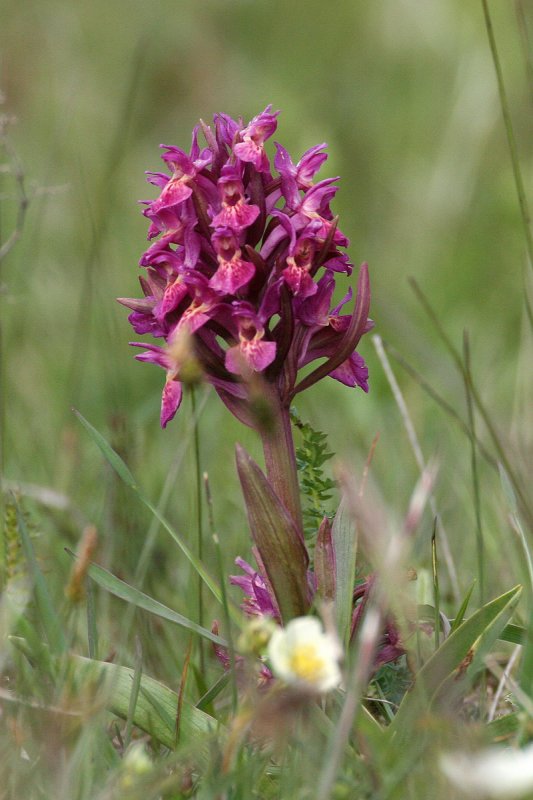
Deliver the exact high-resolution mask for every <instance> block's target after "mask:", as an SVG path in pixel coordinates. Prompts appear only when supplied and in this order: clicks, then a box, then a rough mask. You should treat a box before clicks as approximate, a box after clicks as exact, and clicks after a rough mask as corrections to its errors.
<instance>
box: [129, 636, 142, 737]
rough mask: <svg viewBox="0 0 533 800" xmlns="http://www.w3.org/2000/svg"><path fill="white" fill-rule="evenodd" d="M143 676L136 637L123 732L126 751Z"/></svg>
mask: <svg viewBox="0 0 533 800" xmlns="http://www.w3.org/2000/svg"><path fill="white" fill-rule="evenodd" d="M142 674H143V652H142V645H141V640H140V639H139V637H138V636H136V637H135V665H134V671H133V682H132V685H131V693H130V702H129V705H128V717H127V719H126V729H125V731H124V748H125V749H126V748H127V747H128V746H129V743H130V742H131V734H132V731H133V720H134V717H135V708H136V706H137V699H138V697H139V690H140V688H141V678H142Z"/></svg>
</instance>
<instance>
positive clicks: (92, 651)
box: [85, 577, 98, 658]
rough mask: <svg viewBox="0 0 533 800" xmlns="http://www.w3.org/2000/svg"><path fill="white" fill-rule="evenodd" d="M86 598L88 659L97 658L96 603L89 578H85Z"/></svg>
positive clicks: (92, 585)
mask: <svg viewBox="0 0 533 800" xmlns="http://www.w3.org/2000/svg"><path fill="white" fill-rule="evenodd" d="M85 592H86V597H87V601H86V602H87V644H88V651H89V658H98V627H97V625H96V602H95V596H94V584H93V582H92V580H91V579H90V578H89V577H86V578H85Z"/></svg>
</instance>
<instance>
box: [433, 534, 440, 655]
mask: <svg viewBox="0 0 533 800" xmlns="http://www.w3.org/2000/svg"><path fill="white" fill-rule="evenodd" d="M431 570H432V573H433V602H434V604H435V622H434V626H435V631H434V636H435V650H438V649H439V645H440V636H439V629H440V589H439V561H438V556H437V520H436V519H435V522H434V525H433V535H432V537H431Z"/></svg>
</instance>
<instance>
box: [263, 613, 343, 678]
mask: <svg viewBox="0 0 533 800" xmlns="http://www.w3.org/2000/svg"><path fill="white" fill-rule="evenodd" d="M268 657H269V659H270V664H271V666H272V670H273V672H274V673H275V675H277V676H278V678H281V679H282V680H283V681H285V683H287V684H289V685H291V686H295V687H297V688H299V689H302V690H305V691H311V692H329V691H330V690H331V689H334V688H335V687H336V686H338V685H339V684H340V682H341V678H342V676H341V671H340V668H339V660H340V659H341V657H342V649H341V647H340V645H339V642H338V641H337V638H336V637H335V636H333V635H332V634H330V633H326V632H325V631H324V630H323V628H322V625H321V623H320V621H319V620H318V619H316V618H315V617H297V618H296V619H293V620H291V621H290V622H289V624H288V625H287V626H286V627H285V628H276V630H275V631H274V633H273V634H272V636H271V637H270V641H269V643H268Z"/></svg>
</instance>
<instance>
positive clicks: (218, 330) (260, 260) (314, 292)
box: [120, 106, 371, 427]
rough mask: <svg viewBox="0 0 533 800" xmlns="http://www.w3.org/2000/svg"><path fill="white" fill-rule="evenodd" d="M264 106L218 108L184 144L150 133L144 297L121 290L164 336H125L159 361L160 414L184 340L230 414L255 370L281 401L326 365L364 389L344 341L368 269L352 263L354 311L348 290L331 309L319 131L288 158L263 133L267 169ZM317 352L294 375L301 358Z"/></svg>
mask: <svg viewBox="0 0 533 800" xmlns="http://www.w3.org/2000/svg"><path fill="white" fill-rule="evenodd" d="M277 115H278V112H274V113H273V112H272V111H271V107H270V106H268V107H267V108H266V109H265V111H263V112H262V113H261V114H259V115H258V116H256V117H254V119H252V120H251V122H250V123H249V124H248V125H244V124H243V122H242V121H238V122H236V121H235V120H233V119H231V118H230V117H228V116H227V115H225V114H217V115H216V116H215V118H214V126H213V128H210V127H208V126H207V125H205V124H204V123H201V125H200V126H197V127H196V128H195V129H194V131H193V136H192V146H191V150H190V153H189V154H187V153H185V152H184V151H183V150H180V149H179V148H178V147H174V146H168V145H162V148H163V150H164V152H163V155H162V159H163V161H164V162H165V165H166V167H167V169H168V170H169V172H170V175H169V174H166V173H162V172H156V173H148V180H149V182H150V183H152V184H153V185H155V186H157V187H158V188H159V189H160V194H159V197H157V199H155V200H151V201H146V202H145V205H146V208H145V209H144V211H143V213H144V215H145V216H146V217H147V218H148V219H149V221H150V229H149V232H148V239H149V240H150V241H151V244H150V246H149V247H148V249H147V251H146V252H145V253H144V255H143V256H142V258H141V261H140V264H141V266H142V267H144V268H145V269H146V273H145V275H143V276H142V277H141V278H140V283H141V287H142V291H143V294H144V297H143V298H142V299H131V298H120V302H121V303H122V304H124V305H125V306H127V307H128V308H130V309H131V311H132V313H131V314H130V316H129V321H130V323H131V324H132V326H133V328H134V330H135V332H136V333H138V334H151V335H152V336H153V337H155V338H159V339H163V340H164V341H165V343H166V344H165V346H157V345H153V344H149V345H145V344H142V343H139V342H132V344H133V345H134V346H135V347H144V348H145V350H144V352H143V353H141V354H139V355H138V356H137V358H138V359H139V360H140V361H147V362H150V363H155V364H158V365H159V366H161V367H163V368H164V369H165V370H166V383H165V387H164V390H163V400H162V408H161V425H162V426H163V427H165V426H166V424H167V423H168V422H169V421H170V420H171V419H172V418H173V416H174V415H175V413H176V411H177V409H178V408H179V405H180V402H181V397H182V385H181V384H182V382H183V381H184V380H185V379H186V378H185V377H184V373H185V369H184V367H185V363H184V362H185V361H186V353H187V352H189V353H192V354H193V355H194V360H195V362H196V363H199V365H200V367H201V369H202V372H203V373H204V376H205V378H206V380H207V381H209V383H211V384H212V385H213V386H214V388H215V389H216V391H217V392H218V394H219V395H220V397H221V398H222V399H223V401H224V402H225V403H226V404H227V405H228V407H229V408H230V409H231V411H232V412H233V413H234V414H236V416H238V417H239V418H240V419H243V421H247V414H246V408H247V401H248V396H249V383H250V379H251V378H252V377H253V376H254V375H257V374H260V375H261V376H262V378H263V379H264V380H265V381H267V382H268V383H269V384H271V385H274V386H275V388H276V391H277V392H278V394H279V397H280V398H281V401H282V403H283V404H284V405H288V403H290V401H291V399H292V397H293V396H294V395H295V394H296V393H297V392H298V391H301V390H302V389H303V388H306V387H307V386H310V385H312V384H313V383H315V382H316V381H317V380H319V379H320V378H322V377H324V376H325V375H330V376H331V377H333V378H335V379H336V380H338V381H340V382H341V383H344V384H346V385H347V386H352V387H355V386H359V387H361V388H362V389H363V390H364V391H365V392H366V391H368V383H367V379H368V370H367V367H366V365H365V363H364V361H363V359H362V358H361V356H360V355H359V354H358V353H357V352H356V351H355V348H356V346H357V343H358V341H359V339H360V338H361V336H362V335H363V334H364V333H365V332H366V331H367V330H369V328H370V327H371V322H370V321H369V320H368V310H369V302H370V290H369V284H368V271H367V268H366V265H363V266H362V267H361V270H360V274H359V281H358V293H357V300H356V303H355V309H354V311H353V313H351V314H342V313H341V310H342V308H343V306H344V305H345V304H346V303H348V302H349V301H350V300H351V298H352V292H351V290H350V292H349V293H348V294H347V295H346V297H345V298H344V299H343V300H342V302H341V303H340V304H339V305H337V306H335V307H334V308H331V304H332V295H333V291H334V288H335V273H338V272H340V273H345V274H348V275H350V274H351V272H352V265H351V264H350V262H349V260H348V256H347V255H346V253H345V252H343V251H342V249H340V248H345V247H346V246H347V244H348V240H347V238H346V237H345V236H344V234H342V233H341V231H340V230H339V229H338V227H337V219H336V218H335V217H334V216H333V214H332V212H331V210H330V202H331V200H332V199H333V197H334V195H335V193H336V191H337V187H336V186H335V181H336V179H335V178H329V179H326V180H322V181H318V182H316V183H315V182H314V177H315V175H316V173H317V172H318V170H319V169H320V167H321V165H322V164H323V162H324V161H325V160H326V158H327V155H326V153H325V152H324V148H325V145H323V144H322V145H317V146H316V147H312V148H311V149H310V150H308V151H307V152H306V153H304V155H303V156H302V158H301V159H300V161H298V163H296V164H295V163H294V162H293V161H292V159H291V157H290V155H289V154H288V153H287V151H286V150H285V149H284V148H283V147H281V145H279V144H276V154H275V157H274V171H273V170H272V168H271V164H270V161H269V158H268V156H267V153H266V152H265V147H264V145H265V141H266V140H267V139H268V138H269V137H270V136H272V134H273V133H274V131H275V130H276V126H277ZM200 127H201V129H202V131H203V134H204V136H205V139H206V142H207V147H205V148H203V149H201V148H200V145H199V143H198V135H199V131H200ZM184 342H186V346H185V347H184V346H183V343H184ZM184 353H185V355H184ZM324 358H325V359H326V362H325V363H321V364H320V366H318V367H316V368H315V370H313V371H312V372H311V373H310V374H308V375H307V376H306V377H305V378H304V379H303V380H301V381H300V382H299V383H298V372H299V370H300V369H301V368H302V367H305V366H306V365H308V364H310V363H311V362H314V361H315V360H317V359H320V360H321V361H323V359H324Z"/></svg>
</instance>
